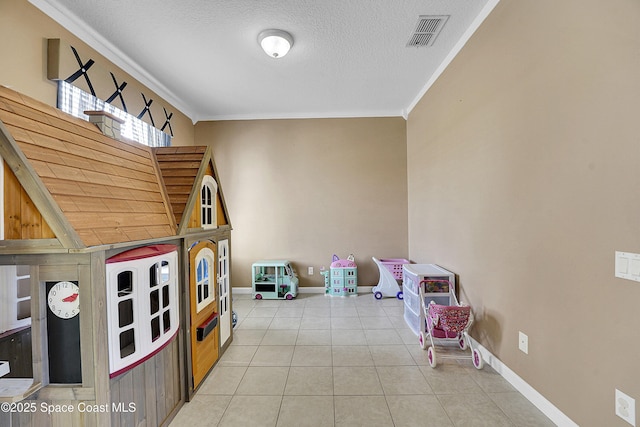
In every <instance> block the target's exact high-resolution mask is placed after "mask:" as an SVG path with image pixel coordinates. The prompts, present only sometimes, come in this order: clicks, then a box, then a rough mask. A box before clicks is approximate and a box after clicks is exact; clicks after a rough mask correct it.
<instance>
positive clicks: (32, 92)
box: [0, 0, 194, 145]
mask: <svg viewBox="0 0 640 427" xmlns="http://www.w3.org/2000/svg"><path fill="white" fill-rule="evenodd" d="M49 38H59V39H62V40H64V41H65V42H67V43H69V44H71V45H73V46H74V47H76V48H77V49H78V50H79V51H81V52H83V53H86V54H88V55H91V57H92V58H94V59H95V61H96V64H97V66H101V67H102V68H105V69H109V70H119V68H118V67H116V66H115V65H113V64H112V63H111V62H110V61H108V60H107V59H105V58H104V57H102V56H101V55H99V54H97V53H96V52H95V51H94V50H93V49H91V48H90V47H88V46H87V45H86V44H85V43H83V42H82V41H80V40H79V39H78V38H77V37H75V36H74V35H73V34H71V33H70V32H69V31H67V30H65V29H64V28H62V27H61V26H60V25H58V23H56V22H55V21H53V20H52V19H51V18H49V17H48V16H47V15H45V14H44V13H42V12H40V10H39V9H37V8H36V7H34V6H33V5H31V4H30V3H29V2H28V1H27V0H0V57H1V58H2V60H1V61H0V63H1V64H2V65H1V66H0V85H2V86H7V87H10V88H11V89H13V90H16V91H18V92H21V93H23V94H25V95H28V96H31V97H33V98H35V99H38V100H40V101H42V102H45V103H47V104H49V105H56V90H57V86H56V83H55V82H53V81H50V80H47V39H49ZM122 76H123V77H122V80H125V81H129V82H131V81H134V80H135V79H133V77H131V76H129V75H128V74H126V73H124V72H123V73H122ZM122 80H121V81H122ZM125 90H126V89H125ZM148 95H149V96H154V97H156V98H157V99H158V102H161V103H164V104H166V105H168V103H167V102H166V101H160V100H161V98H160V97H159V96H157V95H156V94H154V93H153V92H151V91H149V92H148ZM157 119H158V120H159V119H160V118H157ZM162 119H164V117H162ZM171 127H172V129H173V133H174V135H175V137H174V138H173V141H172V144H173V145H193V132H194V126H193V122H192V121H191V120H190V119H189V118H188V117H186V116H185V115H184V114H182V113H180V112H179V111H178V110H177V109H176V110H174V115H173V117H172V119H171Z"/></svg>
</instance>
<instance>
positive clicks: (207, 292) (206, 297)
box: [196, 248, 215, 313]
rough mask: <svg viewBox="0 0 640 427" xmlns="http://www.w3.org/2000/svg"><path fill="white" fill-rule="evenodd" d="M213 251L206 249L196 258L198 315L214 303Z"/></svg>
mask: <svg viewBox="0 0 640 427" xmlns="http://www.w3.org/2000/svg"><path fill="white" fill-rule="evenodd" d="M213 263H214V256H213V251H212V250H211V249H209V248H204V249H202V250H200V252H198V255H197V256H196V313H199V312H200V311H201V310H202V309H203V308H205V307H206V306H208V305H209V304H210V303H211V302H213V300H214V298H215V296H214V290H215V289H214V288H213V286H214V281H215V277H213Z"/></svg>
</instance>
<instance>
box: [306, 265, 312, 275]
mask: <svg viewBox="0 0 640 427" xmlns="http://www.w3.org/2000/svg"><path fill="white" fill-rule="evenodd" d="M307 272H308V273H309V276H313V267H309V269H308V270H307Z"/></svg>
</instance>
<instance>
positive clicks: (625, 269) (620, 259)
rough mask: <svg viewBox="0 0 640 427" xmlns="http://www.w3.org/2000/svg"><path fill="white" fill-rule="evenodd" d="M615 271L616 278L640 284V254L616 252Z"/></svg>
mask: <svg viewBox="0 0 640 427" xmlns="http://www.w3.org/2000/svg"><path fill="white" fill-rule="evenodd" d="M615 270H616V271H615V275H616V277H619V278H621V279H627V280H633V281H635V282H640V254H634V253H631V252H618V251H616V260H615Z"/></svg>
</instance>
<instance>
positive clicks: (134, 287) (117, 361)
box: [106, 245, 179, 378]
mask: <svg viewBox="0 0 640 427" xmlns="http://www.w3.org/2000/svg"><path fill="white" fill-rule="evenodd" d="M157 247H162V249H164V250H167V251H166V252H163V253H160V254H159V255H148V254H147V253H145V252H144V251H145V249H147V248H153V247H147V248H138V249H137V251H138V252H135V251H136V249H134V250H132V251H127V252H125V253H123V254H119V255H116V256H115V257H112V258H110V259H109V260H107V265H106V269H107V321H108V331H109V332H108V342H109V377H110V378H113V377H115V376H118V375H120V374H122V373H124V372H126V371H128V370H129V369H132V368H134V367H135V366H137V365H139V364H140V363H142V362H144V361H145V360H147V359H149V358H151V357H153V356H154V355H155V354H156V353H158V352H159V351H160V350H161V349H162V348H164V347H165V345H167V344H168V343H169V342H170V341H171V340H172V339H173V338H174V337H175V336H176V334H177V332H178V329H179V317H178V305H179V304H178V252H177V248H176V247H175V246H173V245H158V246H157ZM168 248H172V250H170V251H169V249H168ZM160 252H162V251H160ZM129 253H131V254H132V255H131V256H127V254H129ZM118 257H120V258H118ZM119 278H120V279H122V280H119ZM121 339H122V340H123V341H121ZM124 344H129V345H128V346H125V347H123V345H124ZM123 350H124V351H123Z"/></svg>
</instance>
